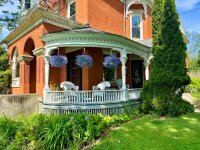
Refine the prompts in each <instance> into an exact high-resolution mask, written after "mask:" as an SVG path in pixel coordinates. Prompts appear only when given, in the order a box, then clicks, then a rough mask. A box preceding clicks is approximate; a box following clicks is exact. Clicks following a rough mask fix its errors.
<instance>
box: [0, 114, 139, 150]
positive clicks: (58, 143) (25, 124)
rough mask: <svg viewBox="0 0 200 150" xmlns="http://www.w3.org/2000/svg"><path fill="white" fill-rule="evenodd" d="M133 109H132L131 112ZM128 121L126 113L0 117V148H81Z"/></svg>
mask: <svg viewBox="0 0 200 150" xmlns="http://www.w3.org/2000/svg"><path fill="white" fill-rule="evenodd" d="M134 112H135V111H134ZM128 120H130V116H128V115H125V114H124V115H119V116H117V115H114V116H103V115H101V114H97V115H94V114H85V113H83V114H65V115H43V114H39V115H37V114H36V115H32V116H30V117H28V118H23V117H20V118H17V119H9V118H6V117H3V118H0V149H12V150H27V149H36V150H37V149H41V150H46V149H49V150H57V149H80V148H82V147H83V146H85V145H87V144H89V143H92V142H94V141H95V140H96V139H97V138H99V137H101V136H102V135H104V133H105V131H107V130H108V129H109V128H110V127H111V126H118V125H119V124H121V123H124V122H127V121H128Z"/></svg>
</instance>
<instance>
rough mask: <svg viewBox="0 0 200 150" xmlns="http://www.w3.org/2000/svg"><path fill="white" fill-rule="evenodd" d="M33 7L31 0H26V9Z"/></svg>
mask: <svg viewBox="0 0 200 150" xmlns="http://www.w3.org/2000/svg"><path fill="white" fill-rule="evenodd" d="M30 7H31V0H25V9H29V8H30Z"/></svg>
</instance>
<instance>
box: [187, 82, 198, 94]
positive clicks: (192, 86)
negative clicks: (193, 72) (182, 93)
mask: <svg viewBox="0 0 200 150" xmlns="http://www.w3.org/2000/svg"><path fill="white" fill-rule="evenodd" d="M191 80H192V82H191V83H190V84H189V85H188V86H187V87H186V92H189V93H191V94H198V93H200V79H199V78H192V79H191Z"/></svg>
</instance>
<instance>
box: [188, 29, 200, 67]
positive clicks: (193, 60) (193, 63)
mask: <svg viewBox="0 0 200 150" xmlns="http://www.w3.org/2000/svg"><path fill="white" fill-rule="evenodd" d="M186 35H187V38H188V40H189V44H188V50H187V53H188V69H189V70H190V71H191V70H200V34H199V33H196V32H192V33H189V32H188V33H187V34H186Z"/></svg>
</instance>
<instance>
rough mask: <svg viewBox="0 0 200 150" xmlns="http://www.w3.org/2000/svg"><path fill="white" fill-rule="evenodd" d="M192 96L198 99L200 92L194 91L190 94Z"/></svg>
mask: <svg viewBox="0 0 200 150" xmlns="http://www.w3.org/2000/svg"><path fill="white" fill-rule="evenodd" d="M192 96H193V97H195V98H197V99H198V100H200V93H194V94H192Z"/></svg>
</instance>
